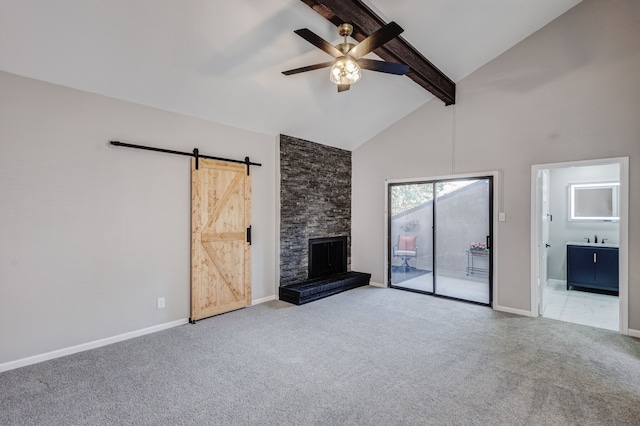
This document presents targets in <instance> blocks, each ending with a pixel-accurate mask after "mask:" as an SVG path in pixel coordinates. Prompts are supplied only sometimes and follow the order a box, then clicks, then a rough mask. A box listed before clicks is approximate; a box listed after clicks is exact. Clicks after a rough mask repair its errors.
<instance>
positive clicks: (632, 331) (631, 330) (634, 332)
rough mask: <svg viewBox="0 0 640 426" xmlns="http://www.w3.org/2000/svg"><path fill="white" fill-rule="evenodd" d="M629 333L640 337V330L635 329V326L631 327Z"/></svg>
mask: <svg viewBox="0 0 640 426" xmlns="http://www.w3.org/2000/svg"><path fill="white" fill-rule="evenodd" d="M627 335H628V336H631V337H637V338H640V330H634V329H633V328H630V329H629V333H628V334H627Z"/></svg>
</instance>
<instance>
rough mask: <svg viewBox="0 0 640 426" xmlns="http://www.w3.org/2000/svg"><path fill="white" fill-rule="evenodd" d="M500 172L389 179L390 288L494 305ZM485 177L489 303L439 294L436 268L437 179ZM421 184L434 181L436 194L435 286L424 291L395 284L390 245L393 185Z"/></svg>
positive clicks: (387, 254)
mask: <svg viewBox="0 0 640 426" xmlns="http://www.w3.org/2000/svg"><path fill="white" fill-rule="evenodd" d="M498 175H499V173H498V172H489V173H479V174H469V175H466V174H465V175H455V176H440V177H433V178H417V179H397V180H386V181H385V205H386V220H385V241H386V242H387V244H386V247H385V263H386V264H385V268H386V274H385V276H386V283H385V284H386V286H387V287H390V288H396V289H399V290H405V291H412V292H415V293H421V294H426V295H430V296H436V297H441V298H445V299H451V300H459V301H463V302H467V303H472V304H476V305H482V306H489V307H493V301H494V295H495V292H494V268H495V264H496V253H497V245H496V241H497V235H496V229H497V227H496V226H495V225H496V222H497V215H496V214H495V211H496V210H497V197H496V196H495V194H496V185H497V182H498ZM473 179H476V180H483V179H487V180H488V181H489V196H488V206H487V207H488V211H489V221H488V222H489V223H488V226H489V237H488V238H489V240H488V242H489V247H490V250H489V256H488V285H489V303H483V302H477V301H473V300H466V299H461V298H457V297H452V296H447V295H442V294H438V293H437V279H436V275H437V274H436V272H437V271H436V268H437V264H436V250H437V248H436V233H437V228H436V214H435V211H436V208H437V201H436V198H437V196H436V194H435V188H436V185H437V184H438V183H442V182H451V181H460V180H473ZM420 184H432V185H433V188H434V197H433V206H432V208H433V223H432V229H431V233H432V241H433V245H432V253H431V256H432V264H433V287H432V291H422V290H416V289H411V288H405V287H402V286H398V285H394V284H392V282H391V280H392V270H391V268H392V249H391V246H392V245H393V241H391V229H392V223H391V222H392V211H391V191H392V188H393V187H394V186H399V185H420Z"/></svg>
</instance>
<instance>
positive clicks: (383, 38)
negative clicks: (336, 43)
mask: <svg viewBox="0 0 640 426" xmlns="http://www.w3.org/2000/svg"><path fill="white" fill-rule="evenodd" d="M403 31H404V30H403V29H402V27H401V26H400V25H398V24H396V23H395V22H393V21H392V22H389V23H388V24H387V25H385V26H384V27H382V28H380V29H379V30H378V31H376V32H374V33H373V34H371V35H370V36H369V37H367V38H365V39H364V40H362V42H360V44H358V45H357V46H356V47H354V48H353V49H351V50H350V51H349V56H351V57H352V58H354V59H360V58H362V57H363V56H364V55H366V54H367V53H369V52H372V51H374V50H376V49H377V48H378V47H380V46H382V45H383V44H385V43H386V42H388V41H389V40H392V39H394V38H396V37H398V36H399V35H400V34H402V32H403ZM336 50H337V49H336Z"/></svg>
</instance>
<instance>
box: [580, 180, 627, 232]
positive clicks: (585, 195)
mask: <svg viewBox="0 0 640 426" xmlns="http://www.w3.org/2000/svg"><path fill="white" fill-rule="evenodd" d="M619 188H620V183H619V182H603V183H572V184H570V185H569V220H570V221H607V222H614V221H619V220H620V216H619V214H618V189H619Z"/></svg>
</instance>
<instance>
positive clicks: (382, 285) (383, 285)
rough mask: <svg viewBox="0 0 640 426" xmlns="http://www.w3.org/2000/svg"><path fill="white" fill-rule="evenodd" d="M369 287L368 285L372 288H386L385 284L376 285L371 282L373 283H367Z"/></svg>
mask: <svg viewBox="0 0 640 426" xmlns="http://www.w3.org/2000/svg"><path fill="white" fill-rule="evenodd" d="M369 285H370V286H372V287H382V288H387V286H386V285H385V284H382V283H376V282H373V281H369Z"/></svg>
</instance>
